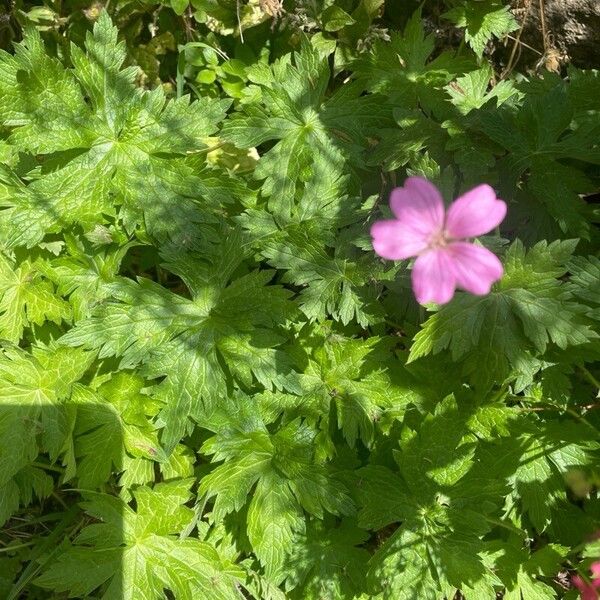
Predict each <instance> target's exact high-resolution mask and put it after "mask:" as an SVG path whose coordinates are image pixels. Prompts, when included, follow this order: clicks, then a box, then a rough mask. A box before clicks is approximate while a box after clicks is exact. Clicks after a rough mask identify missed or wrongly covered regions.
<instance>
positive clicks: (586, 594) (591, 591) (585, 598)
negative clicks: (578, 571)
mask: <svg viewBox="0 0 600 600" xmlns="http://www.w3.org/2000/svg"><path fill="white" fill-rule="evenodd" d="M572 581H573V585H574V586H575V587H576V588H577V589H578V590H579V592H580V593H581V600H598V594H597V592H596V589H595V588H594V587H593V586H592V585H590V584H589V583H587V582H586V581H584V580H583V579H582V578H581V577H579V575H573V577H572Z"/></svg>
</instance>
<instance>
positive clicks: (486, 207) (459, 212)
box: [446, 183, 506, 239]
mask: <svg viewBox="0 0 600 600" xmlns="http://www.w3.org/2000/svg"><path fill="white" fill-rule="evenodd" d="M505 216H506V203H505V202H503V201H502V200H498V199H497V198H496V192H494V190H493V189H492V188H491V187H490V186H489V185H487V184H485V183H484V184H483V185H478V186H477V187H476V188H473V189H472V190H471V191H469V192H467V193H466V194H463V195H462V196H460V197H458V198H457V199H456V200H455V201H454V202H453V203H452V204H451V205H450V207H449V208H448V213H447V215H446V233H447V234H448V235H449V236H450V237H452V238H455V239H461V238H470V237H476V236H478V235H483V234H484V233H488V231H491V230H492V229H494V227H498V225H500V223H502V221H503V220H504V217H505Z"/></svg>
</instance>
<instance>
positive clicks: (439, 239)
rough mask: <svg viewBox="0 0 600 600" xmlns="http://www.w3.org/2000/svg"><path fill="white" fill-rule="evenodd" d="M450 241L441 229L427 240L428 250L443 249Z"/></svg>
mask: <svg viewBox="0 0 600 600" xmlns="http://www.w3.org/2000/svg"><path fill="white" fill-rule="evenodd" d="M449 242H450V240H449V239H448V238H447V237H446V232H445V231H444V230H443V229H441V230H440V231H437V232H436V233H434V234H433V235H432V236H431V237H430V238H429V247H430V248H445V247H446V246H447V245H448V243H449Z"/></svg>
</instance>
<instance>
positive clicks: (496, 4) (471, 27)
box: [444, 0, 519, 56]
mask: <svg viewBox="0 0 600 600" xmlns="http://www.w3.org/2000/svg"><path fill="white" fill-rule="evenodd" d="M444 17H445V18H446V19H448V20H449V21H451V22H452V23H454V24H455V25H456V26H457V27H464V28H465V40H466V41H467V43H468V44H469V46H471V48H473V51H474V52H475V54H477V56H482V54H483V52H484V50H485V47H486V45H487V43H488V42H489V41H490V40H492V39H493V38H494V37H495V38H498V39H501V38H503V37H504V36H505V35H506V34H508V33H510V32H511V31H514V30H515V29H518V28H519V25H518V23H517V21H516V20H515V18H514V17H513V15H512V13H511V12H510V7H509V6H506V5H504V4H503V3H502V2H501V0H479V1H478V2H467V1H465V0H463V2H462V3H461V4H460V5H459V6H456V7H455V8H453V9H451V10H449V11H448V12H447V13H445V14H444Z"/></svg>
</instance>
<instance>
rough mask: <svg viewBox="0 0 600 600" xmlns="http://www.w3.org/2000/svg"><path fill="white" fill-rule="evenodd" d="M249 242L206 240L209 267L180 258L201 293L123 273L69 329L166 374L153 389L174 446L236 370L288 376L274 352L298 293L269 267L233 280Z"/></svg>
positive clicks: (264, 380)
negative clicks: (187, 293)
mask: <svg viewBox="0 0 600 600" xmlns="http://www.w3.org/2000/svg"><path fill="white" fill-rule="evenodd" d="M238 233H239V232H238ZM240 242H241V239H240V237H239V235H238V234H236V233H235V232H231V235H230V236H229V237H228V238H227V239H226V240H222V241H221V242H220V243H218V244H216V245H214V246H213V247H212V248H210V247H209V248H206V251H207V252H211V253H212V255H213V257H214V258H215V263H212V262H207V263H205V266H204V268H201V267H200V264H201V263H195V262H189V257H188V258H181V257H179V258H178V259H177V260H178V261H179V262H174V263H173V264H172V265H171V269H172V270H173V271H175V272H176V273H178V274H180V275H181V276H182V277H183V278H184V280H186V282H187V283H188V286H189V288H190V290H191V291H192V292H193V298H192V299H188V298H186V297H184V296H180V295H178V294H174V293H173V292H171V291H169V290H167V289H166V288H164V287H162V286H160V285H159V284H157V283H154V282H152V281H150V280H146V279H141V278H140V279H139V280H138V283H134V282H133V281H131V280H127V279H124V278H123V279H119V280H117V281H115V283H112V284H110V285H108V286H107V288H106V289H107V290H109V292H110V295H111V296H112V297H113V299H112V300H110V301H107V302H105V303H103V304H101V305H100V306H99V307H98V308H97V310H96V311H95V312H94V315H93V316H92V317H90V318H89V319H87V320H85V321H82V322H81V323H79V324H78V326H77V327H75V328H73V329H71V330H70V331H69V332H68V333H67V334H66V335H65V336H63V338H62V340H63V342H64V343H66V344H70V345H74V346H84V347H86V348H97V349H99V350H100V353H99V356H100V357H101V358H104V357H108V356H118V357H121V367H122V368H127V367H129V368H131V367H135V366H137V365H140V364H141V365H143V367H144V373H145V374H146V375H147V376H148V377H150V378H156V377H164V376H166V379H164V381H163V382H162V383H161V384H160V385H158V386H156V387H155V389H154V394H155V396H156V397H157V398H158V399H160V401H161V402H162V403H163V404H164V409H163V411H162V413H161V415H160V417H159V423H161V424H162V425H164V427H165V428H164V431H163V437H162V441H163V444H164V446H165V449H166V450H167V452H170V451H171V450H172V449H173V448H174V447H175V445H176V444H177V442H178V441H179V439H180V438H181V437H182V436H183V435H184V434H185V432H186V431H187V430H188V428H189V425H188V418H189V417H190V416H192V417H195V418H196V419H198V418H199V416H200V415H201V414H202V411H203V406H204V404H205V403H208V404H210V403H212V402H213V401H214V400H215V396H218V395H220V394H222V395H225V394H226V390H227V386H228V384H229V382H230V381H231V378H232V377H239V378H240V379H241V383H242V384H244V385H249V386H251V385H253V384H254V382H253V380H252V375H254V377H256V380H257V381H258V382H259V383H260V384H262V385H264V386H265V387H273V386H275V387H278V388H281V387H282V386H285V385H287V383H286V380H285V378H282V373H281V371H278V370H277V368H276V364H277V363H276V360H275V359H277V360H280V359H281V358H282V356H281V355H280V354H279V353H278V351H277V350H276V347H277V346H279V345H280V344H281V343H282V342H283V341H284V338H283V337H282V336H281V335H280V334H279V333H278V332H277V327H278V326H279V325H280V324H283V323H285V321H286V320H287V319H288V318H290V317H291V316H292V315H293V314H294V312H295V310H294V307H293V305H291V304H290V303H289V301H288V298H289V296H290V294H289V292H287V291H286V290H284V289H282V288H281V287H280V286H277V285H268V282H269V280H270V279H271V277H272V273H271V272H269V271H260V272H259V271H256V272H252V273H248V274H247V275H244V276H242V277H240V278H238V279H236V280H235V281H230V277H231V274H232V272H233V271H234V270H235V268H236V267H237V266H238V265H239V263H240V262H241V259H242V258H243V254H241V253H240V250H239V243H240ZM209 256H210V255H208V256H206V255H205V260H206V259H208V257H209ZM217 257H218V260H217ZM194 264H195V265H196V266H195V267H194V266H193V265H194ZM282 366H283V365H282ZM290 371H291V366H289V367H288V372H290ZM248 375H249V376H250V379H248Z"/></svg>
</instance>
